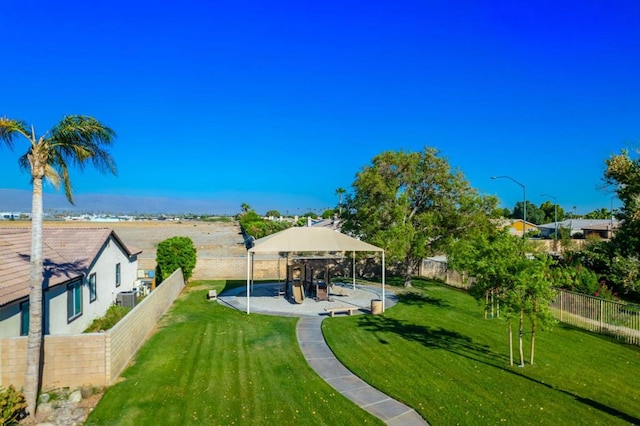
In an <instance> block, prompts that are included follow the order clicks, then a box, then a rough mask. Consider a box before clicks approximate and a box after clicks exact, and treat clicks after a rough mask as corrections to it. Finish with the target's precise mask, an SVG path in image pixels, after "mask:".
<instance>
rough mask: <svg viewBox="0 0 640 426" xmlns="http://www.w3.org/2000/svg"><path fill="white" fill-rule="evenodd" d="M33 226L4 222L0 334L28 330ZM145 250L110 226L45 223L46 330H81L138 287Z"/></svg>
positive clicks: (0, 234) (0, 251)
mask: <svg viewBox="0 0 640 426" xmlns="http://www.w3.org/2000/svg"><path fill="white" fill-rule="evenodd" d="M30 252H31V229H30V228H0V338H4V337H15V336H24V335H27V334H28V330H29V259H30ZM140 253H141V251H140V250H135V249H132V248H131V247H128V246H127V245H126V244H124V243H123V242H122V240H120V238H119V237H118V236H117V235H116V233H115V232H114V231H113V230H111V229H107V228H44V230H43V258H44V280H43V283H42V287H43V305H44V306H43V331H44V333H45V334H51V335H61V334H76V333H82V332H83V331H84V330H85V329H86V328H87V327H88V326H89V324H91V322H92V321H93V320H94V319H95V318H99V317H101V316H103V315H104V314H105V312H106V311H107V309H108V308H109V307H110V306H111V305H113V304H114V303H115V302H116V301H117V299H118V293H120V292H130V291H131V290H132V289H133V286H134V281H135V280H136V275H137V269H138V257H137V256H138V254H140Z"/></svg>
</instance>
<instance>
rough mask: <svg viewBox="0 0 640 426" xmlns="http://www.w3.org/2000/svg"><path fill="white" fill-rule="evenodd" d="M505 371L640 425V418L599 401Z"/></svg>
mask: <svg viewBox="0 0 640 426" xmlns="http://www.w3.org/2000/svg"><path fill="white" fill-rule="evenodd" d="M504 370H505V371H507V372H509V373H511V374H515V375H516V376H518V377H521V378H523V379H526V380H529V381H531V382H533V383H535V384H537V385H541V386H544V387H546V388H549V389H553V390H554V391H557V392H560V393H563V394H565V395H568V396H570V397H572V398H574V399H575V400H576V401H578V402H580V403H582V404H585V405H588V406H589V407H591V408H594V409H596V410H598V411H602V412H603V413H607V414H609V415H610V416H614V417H617V418H619V419H621V420H623V421H625V422H628V423H629V424H632V425H638V424H640V419H639V418H637V417H634V416H632V415H630V414H627V413H623V412H622V411H620V410H618V409H616V408H613V407H609V406H608V405H604V404H602V403H600V402H598V401H594V400H593V399H591V398H585V397H582V396H580V395H576V394H575V393H573V392H571V391H567V390H564V389H560V388H558V387H556V386H553V385H550V384H549V383H544V382H541V381H539V380H536V379H534V378H533V377H529V376H525V375H524V374H521V373H520V372H518V371H515V370H509V369H504Z"/></svg>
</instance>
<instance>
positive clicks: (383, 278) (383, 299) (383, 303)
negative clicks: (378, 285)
mask: <svg viewBox="0 0 640 426" xmlns="http://www.w3.org/2000/svg"><path fill="white" fill-rule="evenodd" d="M384 285H385V268H384V251H383V252H382V312H384V309H385V304H386V303H385V296H384Z"/></svg>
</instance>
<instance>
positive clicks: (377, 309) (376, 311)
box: [371, 299, 382, 315]
mask: <svg viewBox="0 0 640 426" xmlns="http://www.w3.org/2000/svg"><path fill="white" fill-rule="evenodd" d="M371 313H372V314H373V315H380V314H381V313H382V300H380V299H371Z"/></svg>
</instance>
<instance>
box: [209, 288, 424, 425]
mask: <svg viewBox="0 0 640 426" xmlns="http://www.w3.org/2000/svg"><path fill="white" fill-rule="evenodd" d="M274 289H275V284H270V285H269V284H259V285H256V286H255V289H254V291H253V292H252V294H262V295H263V296H266V297H263V298H262V302H261V303H257V302H256V303H255V305H254V303H253V302H252V306H253V308H252V312H255V313H263V314H268V315H281V316H296V317H298V318H299V319H298V324H297V326H296V337H297V339H298V345H299V346H300V349H301V350H302V354H303V355H304V357H305V359H306V360H307V363H308V364H309V365H310V366H311V368H313V370H314V371H315V372H316V373H317V374H318V375H319V376H320V377H322V378H323V379H324V380H325V381H326V382H327V383H328V384H329V385H330V386H332V387H333V388H334V389H335V390H337V391H338V392H340V393H341V394H342V395H344V396H345V397H346V398H348V399H349V400H351V401H352V402H353V403H355V404H356V405H358V406H359V407H361V408H363V409H364V410H366V411H368V412H369V413H371V414H373V415H374V416H376V417H378V418H380V419H381V420H382V421H384V422H385V423H386V424H388V425H392V426H400V425H402V426H413V425H422V426H424V425H428V423H427V422H426V421H425V420H424V419H423V418H422V417H420V415H419V414H418V413H417V412H416V411H415V410H414V409H413V408H410V407H408V406H406V405H404V404H403V403H401V402H399V401H396V400H395V399H393V398H391V397H389V396H388V395H386V394H384V393H382V392H380V391H379V390H377V389H375V388H374V387H372V386H371V385H369V384H368V383H366V382H365V381H364V380H362V379H361V378H359V377H358V376H356V375H355V374H353V373H352V372H351V371H349V370H348V369H347V367H345V366H344V365H343V364H342V363H341V362H340V361H339V360H338V358H336V357H335V355H334V354H333V352H332V351H331V349H330V348H329V346H328V345H327V342H326V341H325V340H324V335H323V334H322V321H323V320H324V319H325V318H327V315H326V312H324V306H327V305H330V304H329V303H328V302H320V303H317V302H313V303H312V304H307V305H305V304H302V305H291V304H290V303H288V302H286V301H285V300H284V299H283V298H281V297H273V294H274ZM363 291H364V296H362V297H363V298H362V300H360V299H355V300H354V298H353V296H355V294H353V293H356V292H352V295H351V296H352V297H350V298H349V299H350V302H348V303H349V304H350V305H351V306H355V307H359V308H360V309H359V312H360V313H362V312H365V311H366V312H368V308H367V307H366V303H365V301H366V302H370V301H371V297H372V295H371V294H372V293H371V291H373V292H374V296H375V297H379V296H380V294H378V293H377V291H378V290H375V289H373V290H372V289H366V288H363ZM242 296H246V291H244V289H242V288H236V289H233V290H231V291H229V292H223V293H222V294H220V296H219V297H218V302H219V303H221V304H224V305H226V306H229V307H232V308H235V309H238V310H240V311H244V310H246V297H242ZM386 299H387V301H386V306H387V307H391V306H393V305H394V304H395V303H396V298H395V295H393V294H391V293H387V298H386ZM337 304H338V306H344V305H345V301H344V300H343V301H341V302H337ZM303 306H308V307H309V308H310V309H306V310H305V311H295V309H301V308H302V307H303Z"/></svg>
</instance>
